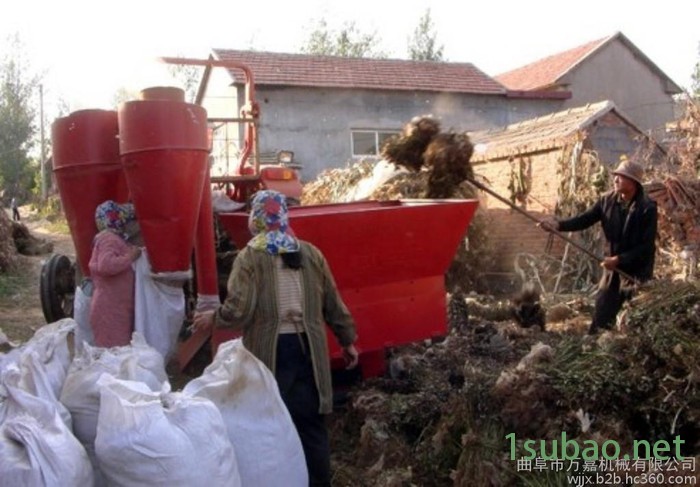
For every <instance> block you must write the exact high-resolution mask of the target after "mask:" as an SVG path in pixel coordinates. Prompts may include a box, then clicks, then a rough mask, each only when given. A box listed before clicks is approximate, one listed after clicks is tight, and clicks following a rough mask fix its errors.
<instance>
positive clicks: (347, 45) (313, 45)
mask: <svg viewBox="0 0 700 487" xmlns="http://www.w3.org/2000/svg"><path fill="white" fill-rule="evenodd" d="M379 44H380V39H379V37H378V36H377V33H376V32H372V33H365V32H361V31H360V30H359V29H358V28H357V25H355V22H346V23H345V24H343V26H342V27H341V28H340V30H337V31H335V30H331V29H329V28H328V23H327V22H326V21H325V19H321V20H319V21H317V22H316V25H315V27H314V28H313V30H312V31H311V33H310V34H309V37H308V38H307V40H306V43H305V44H304V45H303V46H302V48H301V52H303V53H306V54H319V55H323V56H341V57H369V58H385V57H387V56H386V53H384V52H383V51H381V50H380V49H379Z"/></svg>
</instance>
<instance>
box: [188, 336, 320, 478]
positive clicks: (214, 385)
mask: <svg viewBox="0 0 700 487" xmlns="http://www.w3.org/2000/svg"><path fill="white" fill-rule="evenodd" d="M183 393H184V394H191V395H193V396H196V397H203V398H207V399H209V400H211V401H212V402H213V403H214V404H216V405H217V406H218V408H219V410H220V411H221V415H222V416H223V418H224V422H225V423H226V429H227V431H228V434H229V438H230V439H231V443H233V446H234V448H235V449H236V455H237V457H238V470H239V472H240V475H241V481H242V482H243V485H246V486H248V485H250V486H255V487H277V486H279V485H281V484H280V479H284V483H283V484H282V485H285V487H294V486H300V487H301V486H303V487H306V486H307V485H308V483H309V480H308V472H307V469H306V461H305V458H304V450H303V448H302V446H301V440H300V439H299V435H298V433H297V431H296V428H295V427H294V423H293V422H292V418H291V416H290V415H289V412H288V411H287V408H286V406H285V405H284V402H282V397H281V396H280V393H279V388H278V387H277V382H276V381H275V377H274V376H273V375H272V372H270V370H269V369H268V368H267V367H266V366H265V364H263V363H262V362H261V361H260V360H258V359H257V358H256V357H255V356H254V355H253V354H252V353H250V351H248V350H247V349H246V348H245V347H244V346H243V342H242V341H241V339H236V340H231V341H229V342H226V343H224V344H222V345H221V346H220V347H219V351H218V352H217V354H216V357H215V358H214V361H213V362H212V364H211V365H209V366H208V367H207V368H206V369H205V370H204V373H203V374H202V376H201V377H199V378H197V379H194V380H193V381H190V382H189V383H188V384H187V385H186V386H185V388H184V389H183Z"/></svg>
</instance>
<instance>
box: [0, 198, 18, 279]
mask: <svg viewBox="0 0 700 487" xmlns="http://www.w3.org/2000/svg"><path fill="white" fill-rule="evenodd" d="M12 234H13V231H12V222H11V221H10V218H9V217H8V216H7V213H5V211H0V273H2V272H7V271H9V270H11V269H13V268H15V266H16V265H17V262H18V257H17V249H16V247H15V242H14V239H13V237H12Z"/></svg>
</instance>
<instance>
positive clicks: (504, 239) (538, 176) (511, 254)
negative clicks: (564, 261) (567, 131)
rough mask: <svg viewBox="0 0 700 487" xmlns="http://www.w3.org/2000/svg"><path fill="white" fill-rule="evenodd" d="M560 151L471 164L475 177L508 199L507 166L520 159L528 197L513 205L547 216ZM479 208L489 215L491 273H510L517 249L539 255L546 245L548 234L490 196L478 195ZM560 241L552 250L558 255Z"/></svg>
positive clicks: (552, 201) (556, 183)
mask: <svg viewBox="0 0 700 487" xmlns="http://www.w3.org/2000/svg"><path fill="white" fill-rule="evenodd" d="M561 154H562V150H561V149H554V150H549V151H546V152H540V153H535V154H528V155H525V156H522V157H521V156H515V157H514V159H513V161H512V162H511V161H509V160H508V159H499V160H495V161H490V162H488V163H481V164H477V165H475V166H474V171H475V172H476V174H477V175H478V176H481V177H484V178H486V179H487V181H488V185H489V187H490V188H491V189H493V190H494V191H495V192H496V193H498V194H499V195H501V196H503V197H504V198H506V199H510V194H511V190H510V189H508V185H509V183H510V181H511V167H512V166H513V165H515V167H516V169H517V166H518V164H520V161H521V160H522V161H524V167H525V170H524V175H525V178H524V180H525V181H526V183H527V184H528V185H529V187H530V190H529V193H528V194H529V197H528V198H527V199H526V201H525V202H524V203H522V202H519V201H518V202H516V204H517V205H518V206H519V207H520V208H522V209H523V210H525V211H527V212H528V213H530V214H531V215H533V216H535V217H537V218H542V217H544V216H546V215H551V214H552V211H553V209H554V205H555V202H556V195H557V189H558V186H559V179H558V174H557V168H558V167H559V158H560V157H561ZM482 201H483V206H482V208H483V209H484V210H486V211H487V214H488V216H489V220H490V221H489V228H488V234H489V240H490V242H491V245H492V247H493V248H494V252H495V255H496V259H495V260H496V262H495V266H494V269H489V271H491V272H497V273H500V272H506V273H510V272H513V270H514V262H515V257H516V256H517V254H518V253H520V252H525V253H531V254H542V253H544V252H545V250H546V248H547V243H548V240H549V234H548V233H546V232H544V231H542V230H540V229H539V228H537V226H536V223H535V222H534V221H532V220H530V219H528V218H527V217H525V216H523V215H521V214H520V213H518V212H517V211H515V210H513V209H511V208H509V207H508V206H507V205H506V204H504V203H502V202H500V201H498V200H497V199H496V198H494V197H492V196H490V195H482ZM562 249H563V246H562V245H561V242H559V241H558V239H557V241H555V242H554V245H553V248H552V251H553V252H555V253H557V254H560V253H561V251H562Z"/></svg>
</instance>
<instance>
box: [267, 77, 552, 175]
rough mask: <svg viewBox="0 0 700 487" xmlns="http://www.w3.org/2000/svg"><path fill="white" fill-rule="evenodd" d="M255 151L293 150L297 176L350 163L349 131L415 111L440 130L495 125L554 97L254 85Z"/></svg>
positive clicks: (534, 111) (539, 108) (402, 119)
mask: <svg viewBox="0 0 700 487" xmlns="http://www.w3.org/2000/svg"><path fill="white" fill-rule="evenodd" d="M257 99H258V102H259V103H260V109H261V118H260V121H261V123H260V131H259V143H260V151H261V152H272V151H276V150H291V151H294V155H295V160H296V161H297V162H299V163H300V164H302V165H303V170H302V179H303V180H305V181H309V180H312V179H313V178H315V177H316V176H317V175H318V174H319V173H320V172H322V171H323V170H325V169H329V168H337V167H345V166H346V165H347V164H348V163H349V162H352V147H351V141H352V138H351V131H352V130H361V129H369V130H387V131H397V130H400V129H401V128H402V127H403V125H404V124H405V123H406V122H408V121H409V120H410V119H411V118H412V117H414V116H416V115H425V114H432V115H434V116H436V117H438V118H439V119H440V120H441V122H442V125H443V129H445V130H447V129H454V130H460V131H466V130H480V129H488V128H495V127H499V126H503V125H507V124H510V123H514V122H517V121H520V120H525V119H528V118H532V117H536V116H539V115H543V114H546V113H550V112H552V111H555V110H557V109H558V108H559V107H560V106H561V101H559V100H554V101H552V100H520V99H515V100H514V99H507V98H506V97H504V96H484V95H481V96H479V95H464V94H453V93H425V92H389V91H374V90H343V89H319V88H288V87H269V86H258V87H257Z"/></svg>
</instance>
